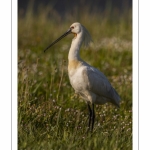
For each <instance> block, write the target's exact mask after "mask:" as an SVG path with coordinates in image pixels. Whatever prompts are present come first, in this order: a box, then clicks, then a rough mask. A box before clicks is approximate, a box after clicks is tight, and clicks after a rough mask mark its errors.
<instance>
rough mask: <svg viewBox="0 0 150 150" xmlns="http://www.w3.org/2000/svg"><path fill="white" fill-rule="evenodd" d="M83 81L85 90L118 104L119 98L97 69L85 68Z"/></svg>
mask: <svg viewBox="0 0 150 150" xmlns="http://www.w3.org/2000/svg"><path fill="white" fill-rule="evenodd" d="M83 75H84V80H85V82H86V83H87V88H88V89H89V90H90V91H92V92H93V93H95V94H97V95H99V96H103V97H106V98H108V99H111V100H113V101H115V102H116V103H119V101H120V97H119V95H118V93H117V92H116V90H115V89H114V88H113V87H112V86H111V84H110V82H109V81H108V79H107V78H106V77H105V75H104V74H103V73H102V72H100V71H99V70H98V69H96V68H94V67H91V66H87V67H86V68H85V69H84V70H83Z"/></svg>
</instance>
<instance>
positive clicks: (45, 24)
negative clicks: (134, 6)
mask: <svg viewBox="0 0 150 150" xmlns="http://www.w3.org/2000/svg"><path fill="white" fill-rule="evenodd" d="M76 21H78V22H81V23H82V24H83V25H84V26H85V27H86V28H87V29H88V31H89V33H90V34H91V36H92V39H93V44H92V45H91V46H90V47H88V48H87V49H84V47H82V48H81V58H82V59H84V60H85V61H86V62H88V63H89V64H90V65H92V66H94V67H96V68H98V69H99V70H101V71H102V72H103V73H104V74H105V75H106V76H107V78H108V79H109V81H110V82H111V84H112V85H113V86H114V87H115V89H116V90H117V92H118V93H119V95H120V97H121V107H120V109H118V108H116V107H115V106H113V105H112V104H110V103H108V104H105V105H102V106H100V105H96V107H95V113H96V120H95V127H94V131H93V133H92V134H86V130H87V125H88V109H87V105H86V104H85V102H84V101H83V100H82V99H81V98H80V97H79V96H78V95H75V93H74V90H73V88H72V87H71V85H70V83H69V79H68V74H67V63H68V50H69V47H70V44H71V39H72V38H73V36H72V35H68V36H67V37H66V38H64V39H63V40H62V41H61V42H59V43H57V45H55V46H53V47H52V48H51V49H50V50H48V51H47V52H46V53H43V50H44V48H46V47H47V46H48V45H49V44H50V43H51V42H52V41H53V40H55V39H56V38H57V37H59V36H60V35H61V34H62V33H64V32H65V31H66V30H67V29H68V28H69V26H70V25H71V24H72V23H73V22H76ZM18 149H19V150H24V149H26V150H131V149H132V14H131V11H129V12H126V13H124V14H122V15H116V14H115V13H114V14H113V13H112V14H110V13H109V14H107V13H105V12H104V13H103V14H89V13H88V11H85V12H84V13H82V14H80V15H78V13H75V14H74V15H73V17H72V16H71V15H70V16H69V15H68V16H67V17H65V19H62V18H60V16H59V15H58V14H57V13H56V12H55V11H54V10H52V9H48V8H45V10H44V12H43V11H42V9H41V11H39V14H38V15H36V16H34V15H33V14H32V11H31V10H30V9H29V10H28V11H27V13H26V15H25V16H24V17H20V16H19V18H18Z"/></svg>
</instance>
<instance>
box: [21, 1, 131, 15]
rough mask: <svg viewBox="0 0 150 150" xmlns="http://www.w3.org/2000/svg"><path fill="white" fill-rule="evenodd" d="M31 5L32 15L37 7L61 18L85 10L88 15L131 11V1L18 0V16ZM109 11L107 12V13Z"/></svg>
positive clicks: (119, 13)
mask: <svg viewBox="0 0 150 150" xmlns="http://www.w3.org/2000/svg"><path fill="white" fill-rule="evenodd" d="M31 3H32V5H33V6H32V7H33V10H34V13H35V14H36V13H37V12H38V9H39V7H40V6H41V5H42V6H43V7H47V5H49V6H50V7H51V9H53V10H55V11H56V13H58V14H59V15H60V16H61V17H64V16H65V15H67V14H72V15H73V13H74V12H77V11H78V13H81V12H82V13H83V12H84V9H85V8H88V10H89V12H90V13H103V12H106V10H107V13H112V12H115V13H116V15H121V14H123V13H124V12H126V11H129V10H131V9H132V0H115V1H114V0H92V1H91V0H76V1H70V0H36V1H35V0H26V1H22V0H18V12H19V15H22V16H24V15H25V14H26V12H27V10H28V6H29V5H30V4H31ZM108 10H109V12H108Z"/></svg>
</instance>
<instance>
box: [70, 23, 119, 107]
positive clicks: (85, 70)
mask: <svg viewBox="0 0 150 150" xmlns="http://www.w3.org/2000/svg"><path fill="white" fill-rule="evenodd" d="M71 28H72V33H74V34H75V37H74V38H73V40H72V44H71V47H70V51H69V56H68V59H69V65H68V74H69V79H70V83H71V85H72V87H73V88H74V90H75V91H76V93H78V94H80V95H81V97H82V98H83V99H84V100H86V101H87V102H91V103H96V104H104V103H106V102H111V103H113V104H114V105H117V106H119V103H120V97H119V95H118V93H117V92H116V91H115V89H114V88H113V87H112V86H111V84H110V82H109V81H108V79H107V78H106V77H105V75H104V74H103V73H102V72H100V71H99V70H98V69H96V68H94V67H92V66H90V65H89V64H87V63H86V62H84V61H83V60H82V59H81V58H80V56H79V51H80V47H81V45H82V43H84V44H85V45H89V43H90V42H91V36H90V34H89V33H88V31H87V30H86V29H85V27H84V26H82V25H81V24H80V23H74V24H72V25H71Z"/></svg>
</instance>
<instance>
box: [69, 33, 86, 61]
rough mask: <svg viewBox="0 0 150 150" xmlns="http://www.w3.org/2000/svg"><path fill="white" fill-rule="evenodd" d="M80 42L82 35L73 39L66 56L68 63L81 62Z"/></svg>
mask: <svg viewBox="0 0 150 150" xmlns="http://www.w3.org/2000/svg"><path fill="white" fill-rule="evenodd" d="M82 41H83V40H82V34H78V35H77V36H76V37H74V38H73V40H72V43H71V47H70V50H69V55H68V59H69V61H71V60H81V58H80V55H79V53H80V47H81V45H82Z"/></svg>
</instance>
